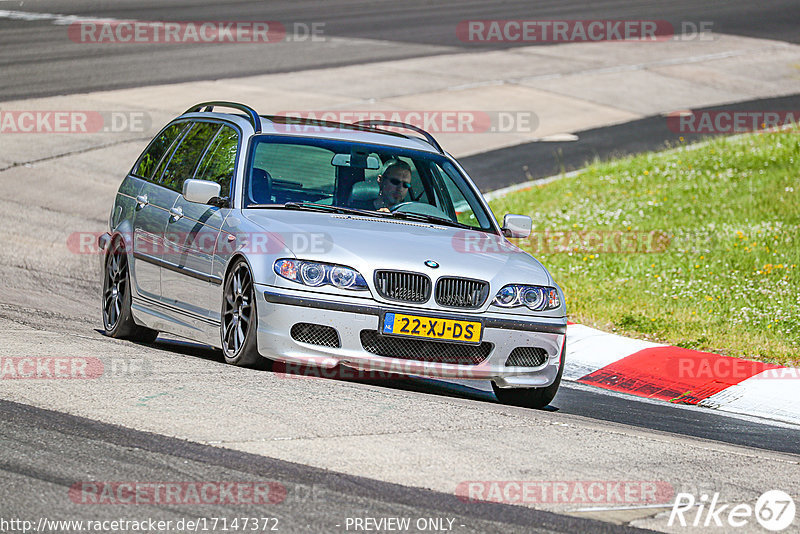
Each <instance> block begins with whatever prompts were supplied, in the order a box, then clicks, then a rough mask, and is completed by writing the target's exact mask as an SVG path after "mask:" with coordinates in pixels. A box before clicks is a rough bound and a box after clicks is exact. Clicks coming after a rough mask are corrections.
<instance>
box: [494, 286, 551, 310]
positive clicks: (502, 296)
mask: <svg viewBox="0 0 800 534" xmlns="http://www.w3.org/2000/svg"><path fill="white" fill-rule="evenodd" d="M492 304H494V305H495V306H500V307H501V308H516V307H518V306H527V307H528V308H530V309H531V310H533V311H546V310H554V309H556V308H558V307H559V306H561V299H560V298H559V297H558V290H556V289H555V288H553V287H541V286H523V285H517V284H512V285H507V286H503V288H502V289H501V290H500V291H498V292H497V295H495V297H494V300H493V301H492Z"/></svg>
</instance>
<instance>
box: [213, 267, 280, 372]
mask: <svg viewBox="0 0 800 534" xmlns="http://www.w3.org/2000/svg"><path fill="white" fill-rule="evenodd" d="M221 318H222V320H221V321H220V336H221V341H222V354H223V355H224V356H225V362H226V363H229V364H232V365H238V366H241V367H256V368H259V369H270V368H271V367H272V360H268V359H267V358H264V357H263V356H261V354H259V353H258V340H257V337H258V336H257V332H258V313H256V299H255V288H254V287H253V275H252V273H251V272H250V267H249V266H248V265H247V262H246V261H244V260H243V259H241V258H240V259H238V260H236V261H235V263H234V264H233V266H232V267H231V269H230V271H229V272H228V276H227V277H226V278H225V285H224V286H223V290H222V317H221Z"/></svg>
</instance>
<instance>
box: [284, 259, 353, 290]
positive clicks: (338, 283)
mask: <svg viewBox="0 0 800 534" xmlns="http://www.w3.org/2000/svg"><path fill="white" fill-rule="evenodd" d="M273 269H274V270H275V273H276V274H277V275H278V276H281V277H283V278H286V279H287V280H291V281H292V282H297V283H298V284H303V285H306V286H311V287H320V286H325V285H332V286H333V287H337V288H339V289H352V290H355V291H361V290H365V289H368V288H367V282H366V280H364V277H363V276H361V274H360V273H359V272H358V271H356V270H355V269H351V268H350V267H345V266H344V265H333V264H329V263H318V262H316V261H303V260H290V259H282V260H276V261H275V264H274V266H273Z"/></svg>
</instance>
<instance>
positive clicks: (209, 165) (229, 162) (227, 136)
mask: <svg viewBox="0 0 800 534" xmlns="http://www.w3.org/2000/svg"><path fill="white" fill-rule="evenodd" d="M238 149H239V134H238V133H237V132H236V130H234V129H233V128H231V127H230V126H223V127H222V128H221V129H220V131H219V133H218V134H217V136H216V137H215V138H214V140H213V141H212V142H211V145H210V146H209V147H208V150H207V151H206V155H205V156H203V161H201V162H200V166H199V167H198V168H197V174H196V175H195V178H197V179H198V180H210V181H212V182H217V183H218V184H219V185H220V186H222V191H221V192H220V196H222V197H229V196H230V192H229V190H230V185H231V179H232V178H233V173H234V172H235V171H236V153H237V151H238Z"/></svg>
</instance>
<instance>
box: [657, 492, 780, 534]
mask: <svg viewBox="0 0 800 534" xmlns="http://www.w3.org/2000/svg"><path fill="white" fill-rule="evenodd" d="M795 511H796V510H795V504H794V500H793V499H792V497H791V496H790V495H789V494H788V493H786V492H785V491H781V490H770V491H767V492H765V493H764V494H762V495H761V496H760V497H759V498H758V500H757V501H756V504H755V506H751V505H750V504H748V503H738V504H732V503H721V502H720V494H719V493H714V494H713V495H712V496H710V497H709V495H708V494H705V493H704V494H702V495H700V498H699V499H697V498H695V496H694V495H692V494H691V493H678V494H677V495H676V496H675V502H674V504H673V505H672V511H671V512H670V514H669V520H668V522H667V526H670V527H671V526H673V525H676V526H677V525H680V526H682V527H717V528H722V529H724V530H723V531H725V532H727V531H729V530H730V529H731V528H741V527H744V526H748V525H752V521H753V519H755V521H757V522H758V524H759V525H761V526H762V527H764V528H765V529H767V530H769V531H772V532H780V531H782V530H785V529H787V528H788V527H789V526H791V525H792V523H793V522H794V517H795Z"/></svg>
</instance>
